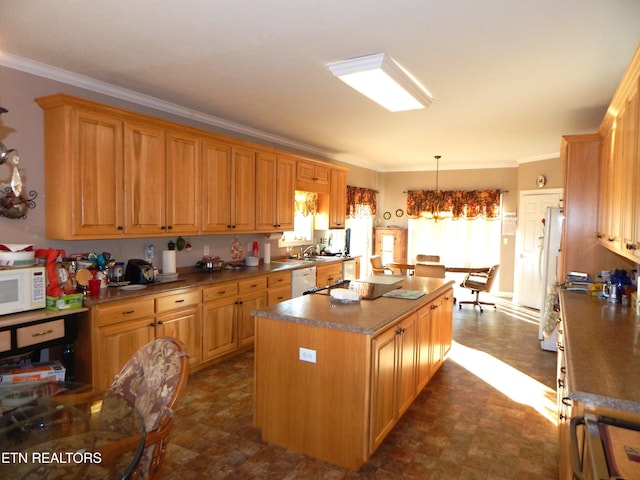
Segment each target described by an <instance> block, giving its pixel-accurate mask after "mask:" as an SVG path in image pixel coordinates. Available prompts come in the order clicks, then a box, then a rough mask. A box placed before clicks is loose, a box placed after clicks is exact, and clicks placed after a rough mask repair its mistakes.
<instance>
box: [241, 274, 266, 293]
mask: <svg viewBox="0 0 640 480" xmlns="http://www.w3.org/2000/svg"><path fill="white" fill-rule="evenodd" d="M266 288H267V277H266V276H265V277H255V278H249V279H247V280H241V281H239V282H238V293H239V294H240V295H244V294H245V293H251V292H257V291H258V290H264V289H266Z"/></svg>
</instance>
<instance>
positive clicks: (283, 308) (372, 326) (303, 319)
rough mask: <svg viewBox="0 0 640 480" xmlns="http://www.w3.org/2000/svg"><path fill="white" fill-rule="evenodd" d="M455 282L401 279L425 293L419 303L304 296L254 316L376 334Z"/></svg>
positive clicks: (255, 313)
mask: <svg viewBox="0 0 640 480" xmlns="http://www.w3.org/2000/svg"><path fill="white" fill-rule="evenodd" d="M454 283H455V282H454V281H453V280H447V279H444V278H427V277H415V276H412V277H402V282H401V284H400V285H401V286H402V288H404V289H406V290H421V291H424V292H426V294H425V295H423V296H422V297H420V298H418V299H417V300H405V299H399V298H387V297H379V298H376V299H375V300H361V301H360V302H356V303H350V304H341V303H336V302H332V301H331V299H330V298H329V296H328V295H319V294H314V295H304V296H302V297H298V298H292V299H291V300H287V301H286V302H282V303H278V304H277V305H273V306H271V307H267V308H265V309H260V310H255V311H253V312H251V313H252V315H255V316H257V317H264V318H269V319H273V320H282V321H284V322H294V323H304V324H307V325H312V326H318V327H323V328H332V329H336V330H346V331H350V332H354V333H362V334H366V335H375V334H376V333H378V332H380V331H381V330H383V329H384V328H386V327H387V326H388V325H389V324H391V323H392V322H394V321H396V320H398V319H400V318H401V317H402V316H403V315H405V314H407V313H410V312H411V311H413V310H415V309H417V308H419V307H421V306H422V305H425V304H427V303H429V302H430V301H431V300H433V299H434V298H435V297H437V296H438V295H440V294H441V293H444V292H445V291H447V289H449V288H451V286H452V285H453V284H454Z"/></svg>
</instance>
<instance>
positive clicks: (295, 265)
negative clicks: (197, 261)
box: [84, 257, 359, 307]
mask: <svg viewBox="0 0 640 480" xmlns="http://www.w3.org/2000/svg"><path fill="white" fill-rule="evenodd" d="M356 258H359V257H323V258H322V259H321V260H317V261H315V262H312V261H299V262H295V261H284V262H281V261H276V260H272V262H271V263H270V264H268V265H264V264H262V263H261V264H260V265H259V266H257V267H243V268H240V269H237V270H227V269H223V270H222V271H218V272H208V271H200V270H198V269H196V268H195V267H185V268H178V269H177V271H178V274H179V276H178V281H175V282H164V283H155V284H150V285H147V286H146V288H143V289H141V290H129V291H127V290H122V289H121V288H118V287H107V288H103V289H101V290H100V296H99V297H91V296H89V295H88V294H87V295H86V296H85V299H84V306H85V307H93V306H96V305H100V304H103V303H107V302H113V301H117V300H128V299H132V298H138V297H144V296H147V295H157V294H164V293H177V291H178V290H181V289H184V288H193V287H205V286H209V285H215V284H217V283H224V282H237V281H239V280H245V279H248V278H251V277H257V276H262V275H268V274H271V273H278V272H283V271H293V270H297V269H300V268H308V267H313V266H316V267H317V266H320V265H325V264H329V263H336V262H344V261H346V260H354V259H356Z"/></svg>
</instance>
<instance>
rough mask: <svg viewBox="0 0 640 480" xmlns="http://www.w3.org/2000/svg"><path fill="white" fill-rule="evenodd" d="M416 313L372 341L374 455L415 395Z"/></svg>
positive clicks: (372, 449) (371, 447) (372, 439)
mask: <svg viewBox="0 0 640 480" xmlns="http://www.w3.org/2000/svg"><path fill="white" fill-rule="evenodd" d="M417 317H418V314H417V313H413V314H411V315H409V316H408V317H406V318H404V319H403V320H401V321H400V322H399V323H398V324H397V325H396V326H394V327H392V328H390V329H388V330H386V331H385V332H384V333H381V334H379V335H377V336H375V337H374V338H373V340H372V341H371V345H372V348H371V351H372V356H373V362H372V396H371V429H372V430H371V446H370V449H371V451H372V452H373V451H374V450H375V449H376V448H378V446H379V445H380V443H382V441H383V440H384V438H385V437H386V436H387V434H388V433H389V432H390V431H391V429H392V428H393V426H394V425H395V424H396V422H397V420H398V419H399V418H400V416H401V415H402V414H403V413H404V412H405V411H406V409H407V408H409V405H411V402H413V399H414V398H415V395H416V351H417V349H416V347H417Z"/></svg>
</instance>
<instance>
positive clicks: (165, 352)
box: [105, 337, 189, 480]
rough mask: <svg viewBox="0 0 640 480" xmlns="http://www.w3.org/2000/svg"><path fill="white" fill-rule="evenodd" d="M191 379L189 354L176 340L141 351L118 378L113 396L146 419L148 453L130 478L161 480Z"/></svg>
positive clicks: (156, 341)
mask: <svg viewBox="0 0 640 480" xmlns="http://www.w3.org/2000/svg"><path fill="white" fill-rule="evenodd" d="M188 376H189V354H188V352H187V350H186V348H185V346H184V344H183V343H182V342H181V341H180V340H178V339H175V338H171V337H158V338H155V339H153V340H152V341H151V342H149V343H147V344H146V345H144V346H143V347H142V348H140V349H139V350H138V351H137V352H136V353H135V354H134V355H133V356H132V357H131V358H130V359H129V361H128V362H127V363H126V364H125V366H124V367H123V368H122V370H121V371H120V373H118V374H117V375H116V377H115V378H114V380H113V383H112V384H111V387H110V389H109V392H108V394H107V395H106V396H105V402H108V401H109V396H111V395H120V396H122V397H124V398H126V399H128V400H129V401H130V402H131V403H133V404H134V405H135V406H136V408H137V409H138V411H139V412H140V414H141V415H142V417H143V419H144V424H145V429H146V434H145V441H144V450H143V452H142V455H141V457H140V460H139V461H138V463H137V465H136V467H135V468H134V470H133V472H132V474H131V476H130V477H129V478H131V479H133V480H138V479H152V480H155V479H158V478H160V467H161V465H162V459H163V457H164V455H165V452H166V449H167V443H168V437H169V433H170V432H171V427H172V425H173V414H174V412H175V410H176V408H177V404H178V401H179V400H180V398H181V397H182V395H183V393H184V391H185V388H186V385H187V378H188Z"/></svg>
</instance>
